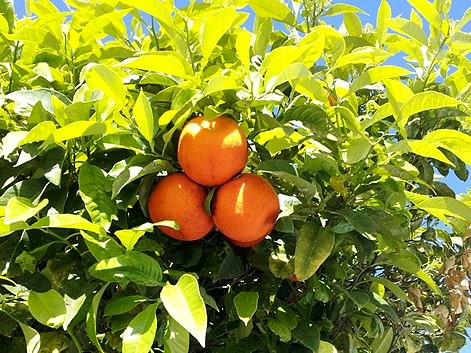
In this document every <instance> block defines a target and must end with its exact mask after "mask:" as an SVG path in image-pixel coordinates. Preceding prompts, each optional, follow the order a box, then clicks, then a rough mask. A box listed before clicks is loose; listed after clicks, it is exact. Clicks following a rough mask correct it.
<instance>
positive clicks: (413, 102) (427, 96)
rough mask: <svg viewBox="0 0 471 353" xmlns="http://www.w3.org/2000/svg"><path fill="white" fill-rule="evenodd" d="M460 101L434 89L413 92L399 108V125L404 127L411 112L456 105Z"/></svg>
mask: <svg viewBox="0 0 471 353" xmlns="http://www.w3.org/2000/svg"><path fill="white" fill-rule="evenodd" d="M460 104H462V103H461V101H459V100H457V99H455V98H452V97H450V96H447V95H445V94H443V93H440V92H436V91H427V92H420V93H417V94H414V95H413V96H412V97H411V98H410V99H408V100H407V101H406V102H404V104H403V105H402V106H401V108H400V114H401V115H400V120H399V121H398V124H399V126H402V127H404V126H405V125H406V124H407V121H408V120H409V117H410V116H411V115H413V114H416V113H419V112H424V111H427V110H431V109H438V108H445V107H456V106H458V105H460Z"/></svg>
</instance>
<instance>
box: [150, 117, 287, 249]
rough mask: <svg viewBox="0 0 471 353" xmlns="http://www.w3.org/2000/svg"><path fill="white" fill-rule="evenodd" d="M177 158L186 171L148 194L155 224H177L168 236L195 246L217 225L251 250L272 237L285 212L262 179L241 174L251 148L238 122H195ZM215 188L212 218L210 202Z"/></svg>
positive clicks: (184, 134)
mask: <svg viewBox="0 0 471 353" xmlns="http://www.w3.org/2000/svg"><path fill="white" fill-rule="evenodd" d="M177 154H178V162H179V163H180V166H181V167H182V169H183V172H178V173H175V174H171V175H168V176H166V177H164V178H162V179H161V180H160V181H159V182H158V183H157V184H156V185H155V186H154V187H153V189H152V191H151V193H150V195H149V201H148V211H149V216H150V218H151V219H152V221H153V222H154V223H157V222H161V221H175V222H176V223H177V224H178V227H175V228H177V229H175V228H172V227H169V226H162V225H161V226H159V229H160V230H161V231H162V232H163V233H165V234H167V235H168V236H170V237H172V238H175V239H179V240H187V241H190V240H197V239H200V238H202V237H204V236H205V235H206V234H208V233H209V232H210V231H211V230H212V229H213V227H214V226H215V227H216V228H217V229H218V230H219V231H220V232H221V233H222V234H223V235H224V236H226V237H227V238H228V239H229V241H231V242H232V243H233V244H235V245H237V246H242V247H249V246H252V245H255V244H257V243H258V242H260V241H262V240H263V239H264V238H265V236H266V235H267V234H268V233H270V232H271V230H272V229H273V227H274V225H275V221H276V219H277V217H278V214H279V211H280V207H279V201H278V196H277V193H276V191H275V190H274V189H273V187H272V186H271V185H270V183H269V182H268V181H267V180H265V179H264V178H263V177H261V176H259V175H257V174H251V173H243V174H240V173H241V172H242V171H243V169H244V168H245V165H246V163H247V156H248V145H247V139H246V137H245V134H244V132H243V130H242V129H241V128H240V126H239V125H237V123H236V122H235V121H233V120H232V119H231V118H229V117H228V116H220V117H217V118H215V119H212V120H207V119H205V117H204V116H200V117H197V118H194V119H192V120H190V121H189V122H188V123H187V124H186V125H185V126H184V127H183V129H182V132H181V135H180V138H179V141H178V151H177ZM212 188H214V193H213V194H212V199H211V203H210V207H209V210H210V213H211V214H209V213H208V212H207V211H208V208H207V207H205V202H206V199H207V197H208V193H209V190H210V189H212Z"/></svg>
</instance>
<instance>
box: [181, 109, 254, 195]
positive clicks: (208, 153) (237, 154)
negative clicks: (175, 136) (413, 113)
mask: <svg viewBox="0 0 471 353" xmlns="http://www.w3.org/2000/svg"><path fill="white" fill-rule="evenodd" d="M177 154H178V161H179V162H180V165H181V167H182V168H183V171H184V172H185V174H186V175H188V176H189V177H190V178H191V179H193V180H194V181H196V182H197V183H198V184H201V185H206V186H211V187H212V186H218V185H221V184H224V183H225V182H226V181H228V180H230V179H231V178H232V177H234V176H235V175H236V174H238V173H240V172H241V171H242V170H243V169H244V167H245V164H246V163H247V139H246V137H245V134H244V132H243V130H242V129H241V128H240V126H239V125H237V124H236V123H235V121H234V120H232V119H231V118H229V117H228V116H225V115H223V116H219V117H217V118H215V119H212V120H207V119H205V117H204V116H200V117H197V118H194V119H192V120H190V121H189V122H188V123H187V124H186V125H185V126H184V127H183V129H182V132H181V135H180V139H179V141H178V153H177Z"/></svg>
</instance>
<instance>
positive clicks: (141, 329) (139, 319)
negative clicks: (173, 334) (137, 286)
mask: <svg viewBox="0 0 471 353" xmlns="http://www.w3.org/2000/svg"><path fill="white" fill-rule="evenodd" d="M156 310H157V303H154V304H151V305H149V306H147V307H146V308H145V309H144V310H143V311H141V312H140V313H139V314H137V316H136V317H135V318H134V319H132V320H131V322H130V323H129V325H128V327H126V329H125V330H124V332H123V335H122V337H123V348H122V352H123V353H144V352H149V351H150V350H151V348H152V344H153V343H154V337H155V333H156V331H157V316H156V313H155V311H156Z"/></svg>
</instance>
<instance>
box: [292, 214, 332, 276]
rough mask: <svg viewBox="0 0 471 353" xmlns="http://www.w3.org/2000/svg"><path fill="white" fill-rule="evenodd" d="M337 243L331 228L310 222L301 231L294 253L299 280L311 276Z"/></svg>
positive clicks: (295, 268)
mask: <svg viewBox="0 0 471 353" xmlns="http://www.w3.org/2000/svg"><path fill="white" fill-rule="evenodd" d="M334 243H335V235H334V233H333V232H332V230H331V229H330V228H320V229H319V226H317V225H316V224H314V223H312V222H310V223H305V224H304V225H303V226H302V228H301V229H300V231H299V236H298V240H297V241H296V250H295V254H294V273H295V274H296V277H297V278H298V280H300V281H303V280H306V279H308V278H310V277H311V276H312V275H313V274H314V273H315V272H316V271H317V269H318V268H319V267H320V266H321V265H322V263H323V262H324V261H325V260H326V259H327V258H328V257H329V255H330V253H331V252H332V249H333V247H334Z"/></svg>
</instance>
